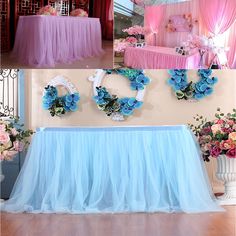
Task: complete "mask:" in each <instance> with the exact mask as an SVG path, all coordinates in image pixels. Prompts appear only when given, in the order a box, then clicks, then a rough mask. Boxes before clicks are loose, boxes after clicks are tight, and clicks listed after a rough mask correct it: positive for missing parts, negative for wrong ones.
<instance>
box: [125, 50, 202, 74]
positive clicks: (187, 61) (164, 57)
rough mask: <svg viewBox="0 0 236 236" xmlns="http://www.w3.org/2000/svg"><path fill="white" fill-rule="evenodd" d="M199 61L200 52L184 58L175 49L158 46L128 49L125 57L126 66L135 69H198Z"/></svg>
mask: <svg viewBox="0 0 236 236" xmlns="http://www.w3.org/2000/svg"><path fill="white" fill-rule="evenodd" d="M199 61H200V55H199V53H198V52H195V53H193V54H191V55H188V56H182V55H180V54H178V53H177V52H175V49H174V48H166V47H157V46H145V47H143V48H136V47H127V48H126V50H125V55H124V62H125V66H128V67H131V68H135V69H197V68H198V67H199Z"/></svg>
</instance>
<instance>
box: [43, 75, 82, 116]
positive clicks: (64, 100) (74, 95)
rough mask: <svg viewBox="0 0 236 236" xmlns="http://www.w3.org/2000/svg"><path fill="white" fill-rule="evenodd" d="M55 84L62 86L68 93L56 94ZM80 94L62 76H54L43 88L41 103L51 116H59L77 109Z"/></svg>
mask: <svg viewBox="0 0 236 236" xmlns="http://www.w3.org/2000/svg"><path fill="white" fill-rule="evenodd" d="M57 86H63V87H65V88H66V89H67V91H68V93H67V94H66V95H63V96H58V90H57ZM79 100H80V95H79V93H78V92H77V90H76V88H75V87H74V85H73V84H72V83H70V82H69V81H68V80H66V79H65V78H64V77H62V76H56V77H55V78H54V79H52V80H51V81H50V82H49V83H48V85H47V86H46V87H45V88H44V93H43V99H42V104H43V108H44V109H45V110H49V112H50V114H51V116H61V115H64V114H66V113H67V112H72V111H77V110H78V102H79Z"/></svg>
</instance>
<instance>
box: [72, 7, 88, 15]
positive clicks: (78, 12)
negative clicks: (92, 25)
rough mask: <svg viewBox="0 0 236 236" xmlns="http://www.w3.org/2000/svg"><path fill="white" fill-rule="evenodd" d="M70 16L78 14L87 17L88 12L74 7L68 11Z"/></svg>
mask: <svg viewBox="0 0 236 236" xmlns="http://www.w3.org/2000/svg"><path fill="white" fill-rule="evenodd" d="M70 15H71V16H80V17H88V13H87V12H86V11H84V10H83V9H80V8H78V9H75V10H73V11H72V12H71V13H70Z"/></svg>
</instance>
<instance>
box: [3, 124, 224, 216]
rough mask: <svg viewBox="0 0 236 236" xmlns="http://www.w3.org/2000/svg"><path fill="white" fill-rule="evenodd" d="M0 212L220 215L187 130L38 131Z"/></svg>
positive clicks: (55, 129) (115, 128)
mask: <svg viewBox="0 0 236 236" xmlns="http://www.w3.org/2000/svg"><path fill="white" fill-rule="evenodd" d="M2 210H3V211H9V212H23V211H26V212H33V213H54V212H63V213H104V212H113V213H115V212H159V211H161V212H179V211H184V212H207V211H221V210H222V209H221V208H220V207H219V206H218V205H217V203H216V202H215V199H214V198H213V195H212V192H211V188H210V185H209V183H208V178H207V174H206V170H205V168H204V163H203V161H202V158H201V157H200V153H199V147H198V145H197V143H196V141H195V140H194V138H193V134H192V133H191V131H190V130H189V129H188V128H187V127H186V126H183V125H182V126H156V127H104V128H102V127H101V128H86V127H84V128H79V127H78V128H40V129H38V130H37V132H36V134H35V135H34V137H33V141H32V143H31V146H30V149H29V151H28V153H27V156H26V160H25V162H24V165H23V168H22V170H21V172H20V174H19V176H18V179H17V181H16V183H15V186H14V189H13V192H12V193H11V197H10V200H8V201H7V202H5V204H4V205H3V206H2Z"/></svg>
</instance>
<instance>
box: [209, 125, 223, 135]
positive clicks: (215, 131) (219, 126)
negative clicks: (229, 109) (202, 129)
mask: <svg viewBox="0 0 236 236" xmlns="http://www.w3.org/2000/svg"><path fill="white" fill-rule="evenodd" d="M211 130H212V133H213V134H216V133H217V132H220V131H221V125H220V124H215V125H212V126H211Z"/></svg>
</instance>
